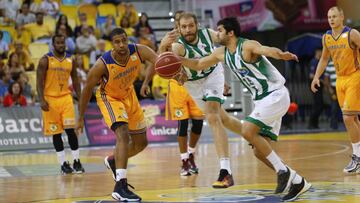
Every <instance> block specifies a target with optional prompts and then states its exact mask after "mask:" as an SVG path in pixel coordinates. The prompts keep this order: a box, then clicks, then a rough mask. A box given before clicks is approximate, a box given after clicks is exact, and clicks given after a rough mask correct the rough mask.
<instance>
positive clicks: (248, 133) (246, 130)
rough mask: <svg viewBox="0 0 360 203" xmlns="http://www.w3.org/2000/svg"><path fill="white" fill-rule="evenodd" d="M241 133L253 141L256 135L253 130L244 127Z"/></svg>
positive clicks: (246, 138)
mask: <svg viewBox="0 0 360 203" xmlns="http://www.w3.org/2000/svg"><path fill="white" fill-rule="evenodd" d="M241 135H242V136H243V138H244V139H245V140H247V141H248V142H250V143H252V138H253V137H254V135H253V134H252V133H251V131H249V130H248V129H246V128H243V129H241Z"/></svg>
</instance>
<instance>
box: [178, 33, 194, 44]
mask: <svg viewBox="0 0 360 203" xmlns="http://www.w3.org/2000/svg"><path fill="white" fill-rule="evenodd" d="M181 36H182V37H183V38H184V39H185V40H186V42H189V43H192V42H194V41H195V40H196V33H193V34H187V35H184V34H181Z"/></svg>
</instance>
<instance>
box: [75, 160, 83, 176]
mask: <svg viewBox="0 0 360 203" xmlns="http://www.w3.org/2000/svg"><path fill="white" fill-rule="evenodd" d="M73 169H74V171H75V173H84V172H85V169H84V168H83V166H82V164H81V162H80V159H78V160H74V163H73Z"/></svg>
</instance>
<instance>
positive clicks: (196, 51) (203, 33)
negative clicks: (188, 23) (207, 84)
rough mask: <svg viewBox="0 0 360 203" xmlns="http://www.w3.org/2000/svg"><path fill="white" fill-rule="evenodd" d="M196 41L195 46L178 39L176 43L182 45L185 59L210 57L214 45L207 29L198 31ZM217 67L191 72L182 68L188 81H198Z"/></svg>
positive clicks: (181, 38)
mask: <svg viewBox="0 0 360 203" xmlns="http://www.w3.org/2000/svg"><path fill="white" fill-rule="evenodd" d="M197 35H198V41H197V43H196V44H195V45H193V44H189V43H187V42H186V40H185V39H184V38H183V37H180V38H179V40H178V43H180V44H182V45H183V46H184V48H185V55H184V57H185V58H193V59H199V58H202V57H205V56H208V55H210V54H211V53H212V52H213V51H214V45H213V42H212V40H211V35H210V32H209V30H208V29H206V28H203V29H199V30H198V32H197ZM216 66H217V65H215V66H212V67H209V68H207V69H205V70H202V71H195V70H191V69H189V68H187V67H184V68H185V70H186V73H187V76H188V81H194V80H199V79H202V78H205V77H207V76H208V75H209V74H210V73H212V72H213V70H214V69H215V67H216Z"/></svg>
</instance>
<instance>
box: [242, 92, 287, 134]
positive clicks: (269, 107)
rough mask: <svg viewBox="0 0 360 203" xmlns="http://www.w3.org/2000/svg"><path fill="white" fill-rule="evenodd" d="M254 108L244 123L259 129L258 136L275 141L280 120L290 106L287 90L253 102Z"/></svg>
mask: <svg viewBox="0 0 360 203" xmlns="http://www.w3.org/2000/svg"><path fill="white" fill-rule="evenodd" d="M254 104H255V107H254V110H253V111H252V112H251V114H250V115H249V116H247V117H246V118H245V121H248V122H251V123H253V124H255V125H257V126H259V127H260V133H259V134H260V135H262V136H265V137H269V138H271V139H272V140H274V141H276V140H277V138H278V136H279V132H280V127H281V119H282V117H283V116H284V115H285V114H286V112H287V111H288V109H289V106H290V96H289V92H288V90H287V88H286V87H285V86H284V87H282V88H281V89H278V90H275V91H274V92H272V93H271V94H269V95H268V96H266V97H264V98H262V99H261V100H255V101H254Z"/></svg>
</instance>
